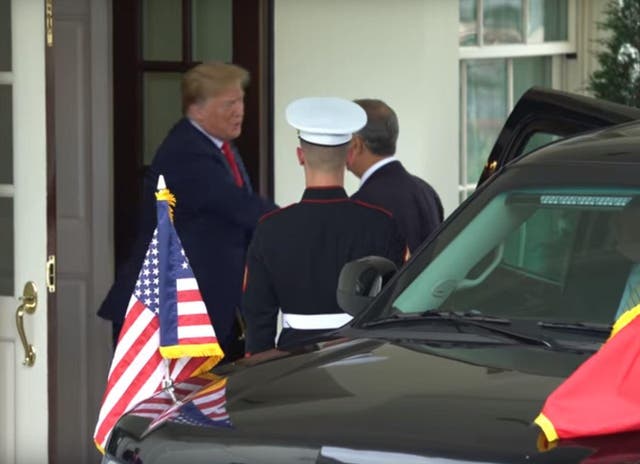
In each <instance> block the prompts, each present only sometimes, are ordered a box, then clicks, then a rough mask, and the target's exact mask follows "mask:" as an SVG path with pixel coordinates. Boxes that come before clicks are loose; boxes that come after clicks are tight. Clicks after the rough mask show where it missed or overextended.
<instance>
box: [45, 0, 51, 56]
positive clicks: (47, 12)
mask: <svg viewBox="0 0 640 464" xmlns="http://www.w3.org/2000/svg"><path fill="white" fill-rule="evenodd" d="M44 13H45V31H46V35H47V47H53V0H46V2H45V12H44Z"/></svg>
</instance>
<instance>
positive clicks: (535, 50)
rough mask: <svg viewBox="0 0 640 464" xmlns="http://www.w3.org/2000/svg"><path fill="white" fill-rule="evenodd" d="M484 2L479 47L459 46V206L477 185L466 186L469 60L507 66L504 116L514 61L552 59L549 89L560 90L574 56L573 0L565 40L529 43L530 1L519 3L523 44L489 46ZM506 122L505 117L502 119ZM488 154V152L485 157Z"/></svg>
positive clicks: (479, 4) (511, 101)
mask: <svg viewBox="0 0 640 464" xmlns="http://www.w3.org/2000/svg"><path fill="white" fill-rule="evenodd" d="M483 7H484V0H476V12H477V17H476V27H477V36H478V44H477V45H460V46H459V49H458V50H459V52H458V58H459V73H460V74H459V75H460V126H459V127H460V130H459V134H460V152H459V177H458V201H459V203H462V202H463V201H464V200H465V199H466V198H467V197H468V196H469V195H470V194H471V193H473V191H474V190H475V189H476V185H477V183H469V182H468V180H467V176H468V166H469V163H468V159H467V147H468V140H467V124H468V120H467V97H468V89H467V64H468V63H469V62H470V61H476V60H484V59H504V60H506V66H507V108H506V110H507V111H506V113H507V116H508V115H509V114H510V113H511V111H512V110H513V107H514V105H515V103H516V101H515V97H514V91H513V89H514V72H513V60H514V59H517V58H523V57H546V56H548V57H550V58H551V87H552V88H554V89H562V87H563V83H564V70H563V68H564V66H563V63H564V61H565V60H566V57H567V55H569V56H571V55H573V54H575V53H576V51H577V45H576V40H577V39H576V37H577V36H576V23H577V21H576V11H577V10H576V9H577V5H576V0H567V40H566V41H553V42H544V43H528V42H527V40H528V34H527V33H526V29H527V27H528V11H529V8H528V7H529V0H522V28H523V37H524V42H523V43H519V44H503V45H502V44H498V45H495V44H489V45H485V44H484V43H483V40H484V38H483V36H484V33H483V32H484V31H483V29H484V27H483V22H484V18H483V10H484V8H483ZM505 121H506V118H505ZM488 156H489V153H487V157H488Z"/></svg>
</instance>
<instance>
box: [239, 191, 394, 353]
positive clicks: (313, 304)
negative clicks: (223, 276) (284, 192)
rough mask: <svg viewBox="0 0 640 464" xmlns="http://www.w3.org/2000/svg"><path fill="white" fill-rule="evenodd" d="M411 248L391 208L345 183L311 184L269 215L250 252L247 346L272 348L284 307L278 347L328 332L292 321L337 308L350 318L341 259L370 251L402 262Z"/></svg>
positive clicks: (332, 312) (256, 349)
mask: <svg viewBox="0 0 640 464" xmlns="http://www.w3.org/2000/svg"><path fill="white" fill-rule="evenodd" d="M405 249H406V245H405V241H404V239H403V238H402V236H401V235H400V233H399V231H398V228H397V225H396V223H395V221H394V220H393V218H392V217H391V214H390V213H389V212H387V211H385V210H384V209H382V208H380V207H377V206H371V205H368V204H366V203H363V202H360V201H356V200H351V199H349V198H348V196H347V194H346V193H345V191H344V189H343V188H342V187H330V188H309V189H307V190H305V192H304V195H303V197H302V201H301V202H300V203H295V204H293V205H291V206H288V207H286V208H283V209H281V210H279V211H274V212H272V213H269V214H267V215H266V216H265V217H263V218H262V219H261V220H260V224H259V225H258V227H257V229H256V232H255V234H254V237H253V240H252V242H251V245H250V246H249V252H248V255H247V270H246V275H245V279H246V280H245V292H244V296H243V300H242V304H243V311H244V315H245V317H246V323H247V337H246V346H247V352H250V353H256V352H259V351H264V350H267V349H270V348H273V347H274V345H275V343H274V340H275V336H276V326H277V317H278V309H281V310H282V313H283V327H284V328H283V330H282V332H281V334H280V337H279V339H278V346H279V347H287V346H290V345H292V344H298V343H301V340H302V339H305V337H307V336H310V335H315V334H317V333H321V332H324V333H326V332H327V330H326V329H324V330H322V329H320V330H319V331H318V330H309V329H300V326H299V325H298V323H297V322H296V321H294V322H295V323H294V324H292V327H289V328H287V325H288V324H287V316H288V315H293V316H291V317H296V318H298V319H299V318H300V317H302V319H303V320H304V319H305V318H306V319H308V317H307V316H310V315H329V316H330V317H332V316H336V315H337V316H336V317H337V318H338V319H341V318H342V319H345V320H344V323H346V322H348V320H349V318H350V317H349V316H348V315H347V314H346V313H344V312H343V311H342V310H341V309H340V307H339V306H338V303H337V301H336V289H337V286H338V276H339V274H340V270H341V269H342V266H343V265H344V264H346V263H347V262H349V261H352V260H355V259H358V258H362V257H364V256H369V255H377V256H384V257H387V258H389V259H391V260H392V261H394V262H395V263H396V264H398V265H400V264H402V261H403V255H404V252H405ZM319 317H321V318H322V317H323V316H319ZM340 325H344V324H340ZM296 326H297V327H296Z"/></svg>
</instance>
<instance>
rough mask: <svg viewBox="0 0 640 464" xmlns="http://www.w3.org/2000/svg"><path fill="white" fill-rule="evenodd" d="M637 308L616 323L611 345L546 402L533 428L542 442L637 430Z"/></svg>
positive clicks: (639, 333)
mask: <svg viewBox="0 0 640 464" xmlns="http://www.w3.org/2000/svg"><path fill="white" fill-rule="evenodd" d="M638 314H640V305H638V306H636V307H634V308H632V309H630V310H629V311H627V312H626V313H624V314H623V315H622V316H620V318H619V319H618V320H617V321H616V323H615V325H614V326H613V330H612V331H611V336H610V337H609V340H607V342H606V343H605V344H604V345H602V347H601V348H600V350H598V352H597V353H595V354H594V355H593V356H591V357H590V358H589V359H587V360H586V361H585V362H584V363H583V364H582V365H581V366H580V367H578V369H577V370H576V371H575V372H574V373H573V374H572V375H571V376H569V377H568V378H567V379H566V380H565V381H564V382H563V383H562V384H561V385H560V386H559V387H558V388H557V389H556V390H554V391H553V392H552V393H551V395H549V397H548V398H547V400H546V402H545V404H544V407H543V408H542V412H541V413H540V414H539V415H538V417H537V418H536V419H535V421H534V422H535V423H536V424H537V425H538V426H539V427H540V428H541V429H542V431H543V433H544V435H545V437H546V439H547V440H548V441H549V442H554V441H556V440H558V439H571V438H577V437H589V436H596V435H606V434H613V433H620V432H632V431H639V430H640V318H639V317H636V316H637V315H638Z"/></svg>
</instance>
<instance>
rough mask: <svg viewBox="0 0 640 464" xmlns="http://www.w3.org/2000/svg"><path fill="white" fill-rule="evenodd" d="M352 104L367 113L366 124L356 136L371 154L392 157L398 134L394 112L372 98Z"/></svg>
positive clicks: (398, 129)
mask: <svg viewBox="0 0 640 464" xmlns="http://www.w3.org/2000/svg"><path fill="white" fill-rule="evenodd" d="M354 102H355V103H357V104H358V105H360V106H361V107H362V109H364V111H365V112H366V113H367V124H366V125H365V126H364V127H363V128H362V129H360V130H359V131H358V132H357V133H356V134H357V135H359V136H360V137H361V138H362V140H363V141H364V143H365V145H366V146H367V148H368V149H369V150H370V151H371V153H373V154H375V155H380V156H392V155H394V154H395V152H396V142H397V141H398V133H399V132H400V128H399V126H398V116H397V115H396V113H395V111H393V109H392V108H391V107H390V106H389V105H387V104H386V103H385V102H383V101H382V100H376V99H373V98H363V99H359V100H354Z"/></svg>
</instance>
